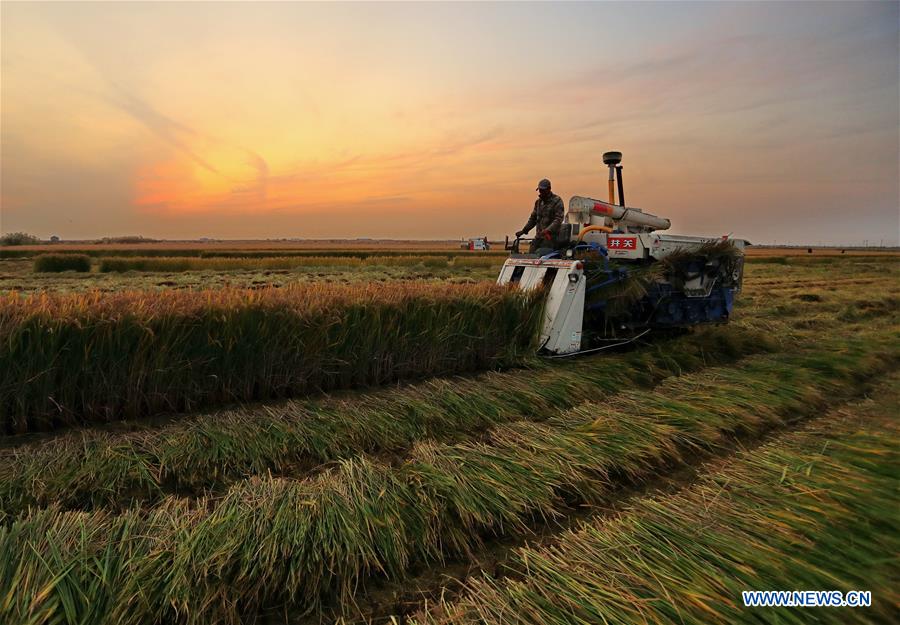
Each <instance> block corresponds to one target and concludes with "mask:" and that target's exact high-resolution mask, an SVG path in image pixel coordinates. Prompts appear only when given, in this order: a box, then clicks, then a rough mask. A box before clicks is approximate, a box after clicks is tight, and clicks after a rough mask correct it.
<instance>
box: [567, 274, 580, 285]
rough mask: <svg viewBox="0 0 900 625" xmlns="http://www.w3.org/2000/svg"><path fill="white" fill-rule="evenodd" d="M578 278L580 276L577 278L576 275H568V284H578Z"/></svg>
mask: <svg viewBox="0 0 900 625" xmlns="http://www.w3.org/2000/svg"><path fill="white" fill-rule="evenodd" d="M580 277H581V276H579V275H578V274H577V273H570V274H569V282H571V283H572V284H575V283H576V282H578V278H580Z"/></svg>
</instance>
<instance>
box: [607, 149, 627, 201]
mask: <svg viewBox="0 0 900 625" xmlns="http://www.w3.org/2000/svg"><path fill="white" fill-rule="evenodd" d="M621 162H622V153H621V152H604V153H603V163H604V164H605V165H606V166H607V167H609V183H608V186H609V203H610V204H615V203H616V198H615V193H614V186H613V179H614V178H615V180H616V182H617V183H618V187H619V206H625V187H624V185H623V184H622V166H621V165H620V164H619V163H621Z"/></svg>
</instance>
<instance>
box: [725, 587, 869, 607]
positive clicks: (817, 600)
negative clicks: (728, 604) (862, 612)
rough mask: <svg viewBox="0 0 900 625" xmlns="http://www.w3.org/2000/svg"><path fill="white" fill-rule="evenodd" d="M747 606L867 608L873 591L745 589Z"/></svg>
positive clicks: (745, 605) (744, 594) (743, 593)
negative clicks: (845, 592)
mask: <svg viewBox="0 0 900 625" xmlns="http://www.w3.org/2000/svg"><path fill="white" fill-rule="evenodd" d="M741 597H742V598H743V600H744V607H747V608H867V607H869V606H871V605H872V592H871V591H869V590H850V591H847V594H846V595H845V594H844V593H842V592H841V591H840V590H745V591H743V592H741Z"/></svg>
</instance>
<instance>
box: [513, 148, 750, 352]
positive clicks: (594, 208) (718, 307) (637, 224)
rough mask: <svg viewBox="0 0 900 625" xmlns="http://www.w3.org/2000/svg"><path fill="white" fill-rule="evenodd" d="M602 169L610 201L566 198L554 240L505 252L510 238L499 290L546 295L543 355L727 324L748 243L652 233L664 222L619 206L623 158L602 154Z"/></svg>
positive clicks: (662, 227) (622, 203) (617, 154)
mask: <svg viewBox="0 0 900 625" xmlns="http://www.w3.org/2000/svg"><path fill="white" fill-rule="evenodd" d="M603 162H604V164H606V165H607V166H608V167H609V189H608V190H609V201H608V202H604V201H601V200H594V199H591V198H587V197H581V196H577V195H576V196H574V197H572V198H571V199H570V200H569V207H568V211H567V213H566V219H565V222H564V223H563V224H562V227H561V228H560V230H559V233H558V235H557V236H556V238H555V239H552V240H551V239H549V238H548V240H547V241H546V245H547V247H537V248H536V249H535V252H536V253H529V254H522V253H519V244H520V242H521V241H525V240H526V239H522V238H521V236H519V237H517V238H516V239H515V241H514V242H513V243H512V245H510V244H509V237H507V244H506V249H508V250H511V252H512V253H511V254H510V257H509V258H508V259H507V260H506V262H505V263H504V264H503V268H502V269H501V271H500V276H499V278H498V279H497V283H498V284H518V285H520V287H521V288H524V289H531V288H540V287H544V288H546V289H547V290H548V293H547V299H546V303H545V312H544V324H543V327H542V330H541V335H540V340H539V344H540V351H541V352H542V353H545V354H548V355H550V356H557V357H561V356H570V355H575V354H579V353H585V352H591V351H596V350H599V349H605V348H607V347H612V346H615V345H621V344H624V343H627V342H630V341H633V340H635V339H637V338H639V337H641V336H643V335H645V334H647V333H648V332H650V331H651V330H654V329H667V328H687V327H691V326H695V325H698V324H704V323H726V322H727V321H728V317H729V315H730V314H731V310H732V306H733V303H734V298H735V295H736V294H737V293H739V292H740V290H741V282H742V279H743V271H744V252H743V250H744V246H745V245H747V244H748V243H747V241H745V240H743V239H732V238H730V236H729V235H725V236H722V237H713V238H704V237H695V236H684V235H670V234H659V233H658V232H656V231H658V230H668V228H669V226H670V222H669V220H668V219H664V218H662V217H657V216H656V215H651V214H650V213H645V212H643V211H642V210H641V209H639V208H634V207H628V206H625V201H624V191H623V185H622V166H621V165H620V164H619V163H621V162H622V153H621V152H606V153H605V154H604V155H603ZM616 182H618V196H619V203H618V204H616V203H615V189H616ZM532 247H534V246H532Z"/></svg>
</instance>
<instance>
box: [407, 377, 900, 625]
mask: <svg viewBox="0 0 900 625" xmlns="http://www.w3.org/2000/svg"><path fill="white" fill-rule="evenodd" d="M878 391H879V392H878V393H877V394H876V395H875V399H874V401H872V400H870V401H868V402H865V403H862V404H860V405H858V406H855V407H853V409H850V410H842V411H839V412H837V413H834V414H831V415H829V416H827V417H825V418H821V419H817V420H816V421H815V422H814V423H813V424H812V425H811V426H810V427H808V428H804V429H803V430H801V431H799V432H794V433H789V434H785V435H782V436H780V437H778V438H777V439H775V440H773V441H772V442H770V443H768V444H767V445H765V446H764V447H761V448H757V449H753V450H750V451H746V452H742V453H740V454H739V455H738V456H737V457H736V458H735V459H734V460H733V461H732V462H729V463H727V464H724V465H723V466H721V467H719V468H717V469H716V470H715V471H713V472H712V473H711V474H709V475H706V476H704V477H703V478H702V479H701V480H700V482H699V483H698V484H696V485H693V486H691V487H690V488H688V489H686V490H683V491H681V492H678V493H676V494H671V495H663V496H656V497H649V498H643V499H640V500H638V501H637V502H635V503H633V504H632V505H631V506H629V508H628V509H627V510H626V511H625V512H624V513H622V514H620V515H617V516H614V517H612V518H599V519H595V520H592V521H591V522H589V523H586V524H584V526H582V527H580V528H577V529H575V530H572V531H567V532H565V533H564V534H563V535H562V536H561V537H560V538H558V539H557V540H556V541H554V542H553V544H551V545H536V546H532V547H525V548H521V549H519V550H518V551H517V552H516V553H515V555H514V557H513V558H512V559H511V560H512V563H511V564H509V565H508V566H509V570H508V571H506V573H507V574H506V576H505V577H502V578H497V577H493V576H491V575H488V574H483V575H481V576H479V577H478V578H475V579H472V580H470V581H469V582H468V584H467V587H466V589H465V592H464V595H463V596H462V597H461V598H459V599H458V600H456V601H453V602H447V603H440V602H439V603H438V604H432V606H430V607H428V608H424V609H423V610H422V611H421V612H420V613H419V614H418V615H417V616H416V618H414V619H412V620H410V621H409V623H410V625H413V624H419V625H425V624H435V625H436V624H442V625H451V624H457V623H458V624H462V623H506V622H510V618H512V619H513V620H514V621H515V622H516V623H536V624H537V623H540V624H546V623H560V624H563V623H572V622H603V623H635V622H640V623H671V622H673V621H677V622H680V623H722V624H726V623H759V622H798V623H800V622H812V621H813V620H814V621H815V622H817V623H873V622H884V623H887V622H891V620H892V618H893V616H894V615H895V614H896V612H895V610H896V605H897V602H898V599H900V597H898V595H897V592H896V583H895V582H896V579H897V576H898V574H900V567H898V565H897V562H896V559H895V558H894V557H893V554H896V553H897V552H898V550H900V541H898V536H897V533H896V532H895V531H893V528H894V525H895V523H896V496H897V493H896V475H897V471H898V470H900V428H898V423H897V420H896V414H895V413H896V407H897V402H898V401H900V379H898V377H897V376H896V375H894V376H892V377H891V378H890V382H889V383H887V384H882V385H880V386H879V387H878ZM791 589H799V590H812V589H821V590H839V591H841V592H847V591H850V590H869V591H871V593H872V605H871V607H867V608H848V607H845V608H833V607H831V608H789V609H785V608H780V609H779V608H748V607H744V605H743V602H742V595H741V593H742V591H745V590H791ZM512 615H514V616H512Z"/></svg>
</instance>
